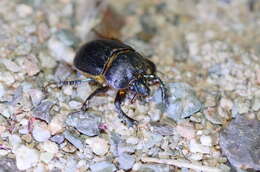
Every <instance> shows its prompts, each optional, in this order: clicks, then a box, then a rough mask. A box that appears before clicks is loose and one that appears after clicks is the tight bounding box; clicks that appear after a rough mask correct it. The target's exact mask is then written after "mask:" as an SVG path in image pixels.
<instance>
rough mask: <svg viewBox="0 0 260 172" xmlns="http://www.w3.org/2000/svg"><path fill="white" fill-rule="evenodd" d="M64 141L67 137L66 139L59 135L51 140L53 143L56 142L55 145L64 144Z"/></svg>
mask: <svg viewBox="0 0 260 172" xmlns="http://www.w3.org/2000/svg"><path fill="white" fill-rule="evenodd" d="M64 139H65V137H64V135H62V134H58V135H55V136H52V137H51V138H50V140H51V141H53V142H55V143H57V144H61V143H63V142H64Z"/></svg>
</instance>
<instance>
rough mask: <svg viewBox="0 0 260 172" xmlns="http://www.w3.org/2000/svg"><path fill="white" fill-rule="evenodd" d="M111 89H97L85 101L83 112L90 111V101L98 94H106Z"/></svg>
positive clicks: (105, 87) (107, 87) (106, 87)
mask: <svg viewBox="0 0 260 172" xmlns="http://www.w3.org/2000/svg"><path fill="white" fill-rule="evenodd" d="M108 89H109V86H104V87H100V88H97V89H96V90H95V91H94V92H92V93H91V94H90V95H89V96H88V97H87V98H86V100H85V101H84V103H83V105H82V107H81V110H83V111H86V110H87V109H88V105H89V101H90V99H92V98H93V97H94V96H96V95H97V94H100V93H105V92H106V91H107V90H108Z"/></svg>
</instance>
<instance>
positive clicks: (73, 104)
mask: <svg viewBox="0 0 260 172" xmlns="http://www.w3.org/2000/svg"><path fill="white" fill-rule="evenodd" d="M69 106H70V108H71V109H80V108H81V106H82V103H80V102H78V101H75V100H72V101H70V102H69Z"/></svg>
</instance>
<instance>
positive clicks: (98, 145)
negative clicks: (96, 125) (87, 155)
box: [86, 137, 109, 156]
mask: <svg viewBox="0 0 260 172" xmlns="http://www.w3.org/2000/svg"><path fill="white" fill-rule="evenodd" d="M86 143H87V144H88V145H89V146H90V147H91V148H92V151H93V152H94V153H95V154H96V155H99V156H103V155H105V154H106V153H107V151H108V149H109V146H108V141H106V140H105V139H103V138H99V137H94V138H89V139H87V140H86Z"/></svg>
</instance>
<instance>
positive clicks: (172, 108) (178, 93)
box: [166, 83, 202, 121]
mask: <svg viewBox="0 0 260 172" xmlns="http://www.w3.org/2000/svg"><path fill="white" fill-rule="evenodd" d="M167 87H168V94H169V105H168V107H167V108H166V115H167V116H168V117H170V118H172V119H174V120H176V121H179V120H180V119H182V118H187V117H189V116H191V115H193V114H194V113H196V112H198V111H199V110H200V109H201V106H202V105H201V102H200V101H199V99H198V98H197V97H196V94H195V92H194V91H193V89H192V87H191V86H189V85H188V84H186V83H170V84H168V85H167Z"/></svg>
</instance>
